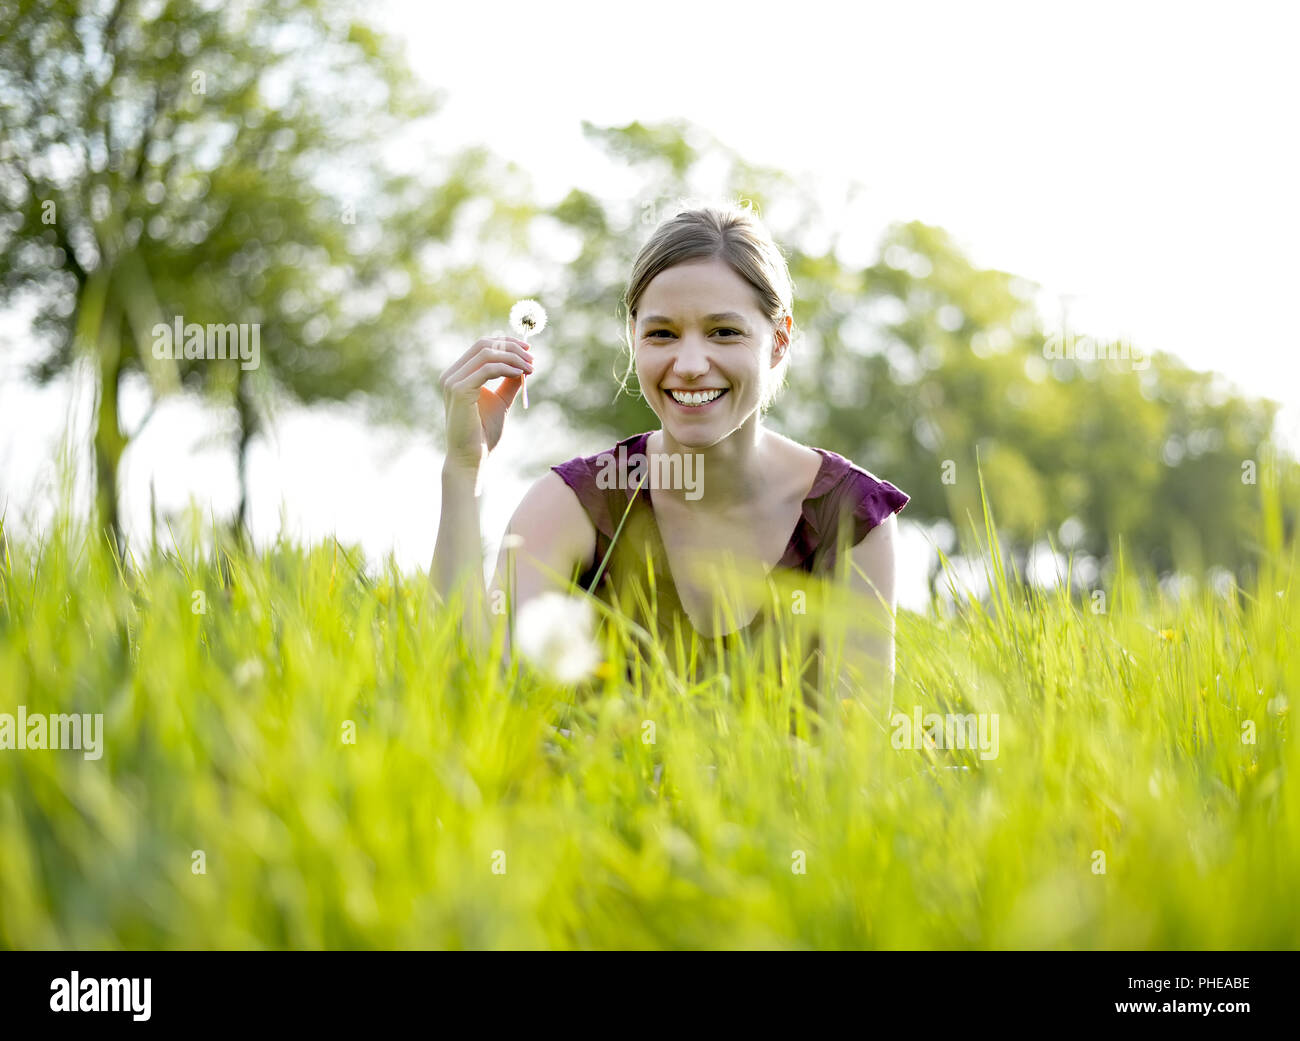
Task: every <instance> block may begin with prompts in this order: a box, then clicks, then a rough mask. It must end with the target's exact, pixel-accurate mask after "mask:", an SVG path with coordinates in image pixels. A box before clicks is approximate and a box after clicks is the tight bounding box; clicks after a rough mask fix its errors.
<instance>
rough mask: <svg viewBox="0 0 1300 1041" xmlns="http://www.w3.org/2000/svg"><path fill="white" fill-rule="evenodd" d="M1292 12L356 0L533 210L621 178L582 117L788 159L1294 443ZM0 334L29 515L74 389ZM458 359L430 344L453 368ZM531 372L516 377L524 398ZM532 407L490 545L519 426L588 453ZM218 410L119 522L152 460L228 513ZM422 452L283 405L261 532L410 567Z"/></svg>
mask: <svg viewBox="0 0 1300 1041" xmlns="http://www.w3.org/2000/svg"><path fill="white" fill-rule="evenodd" d="M1298 10H1300V8H1297V7H1296V6H1295V5H1288V4H1281V3H1279V4H1259V3H1256V4H1251V3H1233V4H1230V5H1229V4H1226V3H1225V4H1221V5H1217V6H1213V7H1211V6H1208V5H1199V4H1186V3H1183V4H1155V3H1149V4H1133V3H1131V2H1130V3H1122V4H1121V3H1096V2H1090V3H1087V4H1075V5H1069V6H1066V5H1061V4H1044V3H1023V4H1018V3H1017V4H1013V3H980V4H959V3H942V4H934V3H908V4H897V3H891V4H879V3H871V4H843V3H828V2H822V0H809V2H805V3H801V4H798V5H777V4H774V3H768V2H758V3H754V2H749V3H743V4H725V3H718V4H702V3H698V2H696V3H689V4H688V3H681V2H679V0H669V2H665V3H656V4H654V5H647V6H639V7H633V6H630V5H629V6H624V5H617V4H599V5H597V4H573V3H551V4H545V5H537V4H535V3H528V4H525V3H522V2H516V0H497V2H494V3H492V4H485V5H475V4H460V3H458V4H448V3H441V2H434V3H429V2H425V0H388V2H387V3H378V2H377V3H376V4H375V7H374V11H375V15H376V17H377V18H378V19H379V20H380V21H381V22H382V23H384V24H386V25H388V26H389V27H390V28H392V29H393V30H394V31H396V32H398V33H399V34H400V35H401V37H402V38H403V39H404V40H405V41H406V45H407V48H408V53H409V56H410V59H411V62H412V64H413V66H414V67H415V68H416V69H417V70H418V71H419V72H420V73H421V74H422V75H423V76H424V77H425V78H426V79H427V80H428V81H429V82H430V84H432V85H434V86H437V87H440V88H444V89H445V90H446V91H447V92H448V95H449V97H448V105H447V107H446V108H445V109H444V112H443V115H442V117H441V119H440V120H439V124H438V125H439V127H440V128H441V129H440V132H439V147H440V149H442V150H444V151H445V150H450V149H451V148H453V147H456V146H458V145H461V144H468V143H471V142H479V143H485V144H487V145H489V146H490V147H491V148H492V149H493V150H494V151H496V152H497V153H499V154H500V155H502V156H504V157H507V158H510V159H514V160H516V161H517V162H519V163H520V164H521V165H523V166H525V167H526V168H527V169H528V170H529V172H530V173H531V175H532V177H533V180H534V183H535V185H536V189H537V192H538V194H539V196H540V197H541V198H542V199H544V200H546V201H550V200H553V199H556V198H558V197H560V196H561V195H562V194H564V193H565V192H567V191H568V189H569V188H570V187H573V186H575V185H578V186H581V187H584V188H586V189H588V190H592V191H595V192H596V193H598V194H601V195H608V196H611V197H613V196H616V195H617V193H619V192H620V191H625V190H626V184H625V182H624V181H623V180H621V179H620V178H619V177H618V171H617V170H612V169H610V168H609V167H608V165H607V164H604V163H602V162H601V161H599V159H598V157H597V155H596V153H595V152H594V151H593V150H592V148H591V147H590V146H588V145H587V144H586V143H585V142H584V141H583V139H582V136H581V130H580V121H581V120H583V119H586V120H589V121H592V122H595V123H597V124H601V125H605V124H622V123H626V122H629V121H631V120H634V119H636V120H641V121H643V122H651V121H655V120H659V119H667V118H676V117H685V118H688V119H690V120H691V121H693V122H695V123H697V124H699V125H700V126H702V127H704V128H706V129H708V130H709V131H711V132H712V133H714V134H715V135H717V136H718V137H719V138H721V139H722V140H723V141H724V142H725V143H726V144H728V145H730V146H731V147H734V148H736V149H737V150H739V151H740V152H742V153H743V154H745V155H747V156H748V157H750V158H751V159H752V160H753V161H755V162H759V163H770V164H776V165H781V166H784V167H785V168H787V169H789V170H791V171H793V172H801V173H803V174H804V179H805V182H806V183H808V184H814V185H817V186H819V187H818V190H819V191H824V192H825V193H826V198H827V200H828V204H833V203H834V201H835V200H836V199H842V198H843V186H844V184H845V183H846V182H847V181H848V180H849V179H853V180H856V181H858V182H861V183H863V184H865V185H866V188H867V191H866V193H865V195H864V197H863V198H861V199H860V200H859V203H858V205H856V206H855V207H854V208H853V209H852V210H851V211H845V212H839V211H837V212H836V218H837V220H838V221H840V222H841V226H842V227H843V228H844V229H845V230H844V232H843V235H844V239H843V241H844V243H845V259H846V260H851V261H860V262H867V261H869V260H871V259H872V258H873V256H874V247H875V244H876V242H877V241H878V239H879V236H880V233H881V232H882V231H883V230H884V227H885V225H886V224H887V223H888V222H889V221H892V220H910V219H919V220H923V221H926V222H928V223H932V224H938V225H941V226H943V227H945V228H946V229H948V230H949V231H950V232H951V233H952V234H953V235H954V237H955V238H956V240H957V242H958V243H959V244H960V245H961V246H962V247H963V248H964V249H965V250H966V251H967V252H968V253H969V255H970V256H971V257H972V259H973V260H974V261H975V262H976V263H977V264H980V265H982V266H987V267H997V268H1001V269H1004V270H1007V271H1011V272H1014V273H1015V274H1018V275H1023V276H1025V277H1027V278H1030V279H1033V280H1034V281H1036V282H1039V283H1041V284H1042V285H1043V286H1044V288H1045V291H1046V292H1045V297H1044V304H1043V307H1044V313H1045V316H1046V317H1047V318H1049V319H1055V318H1057V317H1059V306H1060V304H1059V302H1060V300H1061V299H1062V298H1065V299H1067V300H1068V306H1069V312H1070V325H1071V327H1072V328H1074V329H1077V330H1081V331H1086V332H1088V333H1090V334H1093V335H1099V336H1104V337H1107V338H1120V337H1122V338H1125V339H1129V340H1131V341H1132V342H1133V343H1134V344H1136V345H1139V346H1140V347H1141V348H1142V349H1143V350H1145V351H1146V352H1148V353H1150V352H1153V351H1156V350H1167V351H1170V352H1172V353H1175V354H1178V355H1180V356H1181V357H1182V358H1183V359H1184V360H1185V361H1186V362H1187V363H1188V364H1189V365H1192V366H1193V367H1196V368H1204V369H1216V370H1218V371H1220V372H1223V373H1224V374H1226V375H1227V376H1228V377H1229V379H1231V380H1232V381H1233V382H1234V383H1236V384H1237V385H1238V387H1239V388H1241V389H1242V390H1244V391H1245V392H1247V393H1251V394H1260V395H1270V396H1273V397H1275V398H1277V399H1279V400H1282V401H1283V402H1284V403H1285V405H1286V406H1287V411H1286V413H1284V422H1283V426H1282V430H1281V433H1282V436H1283V437H1284V439H1286V440H1287V441H1288V443H1289V444H1291V445H1292V446H1293V447H1296V446H1300V378H1297V374H1298V373H1300V363H1297V360H1296V359H1297V348H1298V347H1300V334H1298V333H1297V327H1296V326H1295V325H1292V324H1291V322H1290V320H1289V318H1288V315H1293V313H1294V306H1295V300H1296V287H1297V285H1300V259H1298V254H1297V246H1298V245H1300V200H1298V198H1297V192H1296V185H1297V184H1300V162H1298V161H1297V160H1298V156H1300V148H1298V147H1297V143H1296V139H1297V135H1296V129H1295V128H1296V102H1297V99H1300V63H1298V62H1296V60H1295V56H1294V46H1295V41H1296V39H1297V38H1300V37H1298V34H1297V30H1298V29H1300V13H1297V12H1298ZM817 113H820V115H818V114H817ZM796 318H797V316H796ZM503 320H504V316H503ZM486 331H487V330H485V332H486ZM0 335H2V336H3V337H4V339H3V341H0V342H2V343H3V347H0V350H2V351H3V357H0V508H3V507H4V504H7V507H8V511H9V519H10V522H13V521H14V520H15V518H16V517H21V516H23V515H28V514H30V515H31V516H32V517H33V518H35V519H39V517H41V516H42V515H44V509H45V504H46V502H47V496H46V495H45V494H44V492H43V491H42V485H44V486H45V487H46V489H48V483H49V476H50V475H49V465H48V460H49V457H50V455H51V452H52V447H53V444H54V443H55V441H56V440H57V438H58V435H59V433H60V430H61V428H62V423H63V418H64V414H65V412H66V409H67V402H68V399H69V393H70V391H69V388H68V387H67V386H66V385H64V386H56V387H53V388H50V389H48V390H44V391H39V392H37V391H34V390H32V389H31V388H29V387H26V386H24V385H22V384H21V383H20V382H19V381H18V380H17V378H16V369H17V366H18V363H19V361H20V360H21V358H23V357H25V356H26V355H27V350H26V348H25V345H24V344H23V343H22V342H21V340H22V335H23V325H22V320H21V316H16V315H13V314H11V315H8V316H4V317H3V319H0ZM464 346H466V345H439V346H438V348H437V349H438V350H439V351H440V353H441V354H445V355H447V360H450V358H451V357H453V356H454V355H456V354H459V353H460V351H461V350H463V348H464ZM453 348H454V349H453ZM543 379H544V377H541V376H540V374H539V378H538V379H537V380H535V381H530V388H531V394H530V398H531V399H532V401H533V403H534V405H535V406H536V404H537V399H538V398H542V399H543V400H544V399H545V389H544V382H543ZM611 391H612V388H611ZM130 407H139V406H138V405H136V406H131V405H130V404H129V405H128V408H130ZM547 411H548V410H546V409H544V408H543V409H537V408H536V407H535V408H534V409H533V410H530V412H529V413H528V419H529V423H528V424H522V423H518V422H514V421H513V420H512V425H511V426H509V427H508V429H507V434H506V437H505V439H504V440H503V442H502V444H501V445H500V446H499V448H498V450H497V452H496V453H494V458H493V460H492V461H491V463H490V470H489V475H488V486H487V490H486V492H485V496H484V500H483V515H484V533H485V536H486V537H487V538H488V539H489V540H491V541H492V542H493V543H495V542H496V540H497V539H498V538H499V536H500V533H501V530H502V529H503V527H504V525H505V522H506V519H507V518H508V516H509V513H510V511H511V510H512V509H513V506H514V504H515V503H516V502H517V501H518V499H519V498H520V497H521V496H522V494H523V492H524V489H525V488H526V487H527V484H528V483H529V482H530V481H531V480H532V479H533V478H534V477H535V476H537V474H538V473H540V470H539V469H538V468H537V466H536V463H535V462H533V463H531V468H530V470H529V472H528V474H526V475H524V476H520V475H519V474H518V473H516V472H514V471H515V470H516V469H517V467H518V465H519V464H520V462H521V461H522V460H523V459H524V458H525V457H527V458H528V459H530V460H535V458H536V446H537V444H538V443H539V439H541V443H543V444H546V443H552V442H553V443H554V444H555V448H556V451H555V454H554V459H553V460H551V461H554V462H559V461H561V460H563V459H564V458H567V457H569V456H571V455H573V454H576V453H577V451H578V450H579V449H581V450H582V451H595V450H598V448H599V447H602V446H600V445H593V444H590V443H589V442H583V443H582V444H581V445H575V443H574V442H573V441H572V439H571V438H566V436H565V435H564V433H563V431H562V430H561V429H559V427H558V425H556V426H554V427H549V426H547V421H546V416H547ZM135 414H136V413H132V415H133V416H134V415H135ZM221 422H222V420H221V417H220V416H214V415H212V414H208V413H203V412H201V411H200V410H199V409H197V408H196V407H194V406H192V405H190V404H188V403H184V402H177V403H173V404H169V405H167V406H165V407H164V408H163V409H161V410H160V411H159V413H158V415H157V416H156V418H155V419H154V420H153V422H152V423H151V424H150V426H149V427H148V428H147V430H146V432H145V434H144V435H143V437H142V438H141V441H140V443H139V444H138V445H136V446H135V447H134V448H133V449H132V450H131V451H130V452H129V454H128V457H127V465H126V467H125V470H126V472H125V481H124V487H125V489H126V495H127V498H128V503H127V513H128V516H129V518H130V522H131V523H132V525H135V526H138V528H139V530H147V517H148V512H147V511H148V486H149V478H150V475H151V473H152V474H153V475H154V477H155V480H156V482H157V486H158V496H159V504H160V506H161V507H163V508H172V509H174V508H178V507H180V506H182V505H183V504H184V503H185V501H186V500H187V499H188V497H189V496H191V495H193V496H195V497H196V498H197V499H198V500H199V501H200V502H202V503H205V504H208V503H210V504H211V507H212V509H214V510H216V511H217V512H219V513H220V512H226V511H230V510H232V509H233V507H234V503H235V501H236V491H235V480H234V462H233V458H232V457H231V453H230V452H229V450H228V449H227V448H226V447H225V446H224V444H223V443H222V442H221V441H220V440H219V439H218V438H216V437H215V436H213V435H214V431H219V430H220V424H221ZM526 427H527V432H526V433H525V428H526ZM83 429H84V423H83ZM629 433H631V431H629ZM827 447H832V446H827ZM530 448H531V451H530ZM855 461H856V462H859V463H860V464H861V465H863V466H865V467H866V468H868V469H874V467H873V466H872V461H871V460H869V459H857V460H855ZM439 464H440V459H439V456H438V454H437V452H436V451H435V450H434V448H433V445H432V440H431V439H430V438H429V437H428V436H427V435H425V434H409V433H408V434H400V435H396V436H395V437H391V436H390V437H383V436H381V435H378V434H376V433H374V432H373V431H369V430H367V429H366V428H365V427H364V426H363V425H362V424H360V423H359V422H358V421H356V420H355V419H352V418H351V417H349V416H347V415H345V414H342V413H340V412H337V411H335V412H330V413H319V414H317V415H315V416H310V415H288V416H285V417H283V418H282V419H281V420H280V422H279V425H278V428H277V434H276V437H275V439H274V443H273V444H260V445H258V446H257V448H256V449H255V450H254V452H253V457H252V476H253V486H254V487H253V502H254V513H253V523H254V533H255V536H256V537H257V539H258V541H259V542H261V541H265V540H269V539H271V538H273V537H274V535H275V533H276V532H277V531H278V530H279V528H280V524H281V516H282V507H283V516H284V518H285V520H286V522H287V525H288V529H289V531H291V532H293V533H295V534H298V535H300V536H307V537H320V536H323V535H325V534H328V533H330V532H337V533H338V535H339V537H340V538H349V539H358V540H361V541H362V542H363V543H364V544H365V546H366V547H367V552H368V553H369V554H370V555H371V556H372V557H379V556H382V555H383V554H384V553H386V552H387V551H388V550H389V549H390V548H391V549H394V550H395V551H396V553H397V555H398V559H399V560H400V561H401V562H402V563H403V564H405V565H408V566H427V564H428V561H429V558H430V556H431V554H432V550H433V542H434V537H435V534H436V527H437V514H438V494H439V484H438V468H439ZM880 476H882V477H885V478H888V477H889V476H890V475H889V474H887V473H880ZM904 490H907V489H904ZM906 516H907V513H906V510H905V511H904V512H903V514H902V515H901V517H904V518H905V517H906ZM903 527H904V528H907V527H908V526H907V525H904V526H903ZM918 545H919V546H924V542H923V541H918V540H917V537H916V535H915V533H912V534H911V535H910V536H909V541H907V543H906V545H905V548H904V558H905V559H904V561H903V565H904V568H903V574H902V575H901V576H900V602H902V603H904V604H907V605H909V606H919V604H920V603H921V602H922V601H921V597H922V596H923V590H922V587H921V586H920V585H918V581H919V576H923V575H924V568H925V562H924V557H923V555H922V553H921V552H920V551H919V550H918V548H917V547H918Z"/></svg>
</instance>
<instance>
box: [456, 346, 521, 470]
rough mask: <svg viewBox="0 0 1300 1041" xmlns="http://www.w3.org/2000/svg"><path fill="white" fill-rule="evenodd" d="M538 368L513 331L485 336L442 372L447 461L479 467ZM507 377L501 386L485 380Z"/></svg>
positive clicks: (473, 468) (466, 467)
mask: <svg viewBox="0 0 1300 1041" xmlns="http://www.w3.org/2000/svg"><path fill="white" fill-rule="evenodd" d="M532 371H533V356H532V353H531V352H530V351H529V349H528V344H526V343H525V342H524V341H523V340H516V339H515V338H514V337H512V336H498V337H484V338H483V339H481V340H479V341H478V342H477V343H475V344H474V346H473V347H471V348H470V349H469V350H467V351H466V352H465V353H464V354H462V355H461V356H460V357H459V358H458V359H456V361H455V362H454V363H453V364H452V365H451V366H450V367H449V368H448V369H447V370H446V371H445V372H444V373H443V374H442V379H441V380H440V382H441V384H442V397H443V405H444V407H445V408H446V410H447V463H448V464H450V465H453V466H456V467H458V468H463V469H465V470H470V471H474V470H477V469H478V467H479V464H480V462H481V461H482V459H483V456H484V455H485V454H486V453H487V452H490V451H492V449H494V448H495V447H496V445H497V442H498V441H500V440H501V432H502V430H503V429H504V427H505V422H506V412H507V411H508V410H509V409H510V404H511V402H513V401H514V400H515V395H516V394H518V393H519V388H520V387H521V386H523V377H524V376H525V375H526V374H528V373H530V372H532ZM502 376H504V377H505V379H503V380H502V381H501V383H500V385H499V386H498V387H497V388H496V389H495V390H489V389H488V388H487V386H486V385H485V384H486V383H487V382H488V381H489V380H493V379H498V378H499V377H502Z"/></svg>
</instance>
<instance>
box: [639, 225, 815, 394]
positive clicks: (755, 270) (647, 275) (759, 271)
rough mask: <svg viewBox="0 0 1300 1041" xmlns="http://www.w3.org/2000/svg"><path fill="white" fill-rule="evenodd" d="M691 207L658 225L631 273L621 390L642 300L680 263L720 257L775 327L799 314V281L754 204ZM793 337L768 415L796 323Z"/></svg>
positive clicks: (770, 389)
mask: <svg viewBox="0 0 1300 1041" xmlns="http://www.w3.org/2000/svg"><path fill="white" fill-rule="evenodd" d="M687 205H688V208H685V209H681V210H679V211H678V212H677V213H675V214H674V215H673V216H671V217H667V218H665V219H664V220H662V221H660V222H659V225H658V226H657V227H656V228H655V230H654V231H653V232H652V233H651V235H650V238H649V239H648V240H646V243H645V245H643V246H642V247H641V251H640V253H638V254H637V257H636V260H635V262H634V263H633V264H632V274H631V276H630V277H629V278H628V282H627V288H626V289H625V290H624V292H623V308H624V311H625V313H626V326H625V333H626V336H627V348H628V360H627V371H626V372H624V373H623V380H622V382H621V383H620V385H619V390H620V392H621V391H622V390H623V389H625V388H626V385H627V380H628V377H629V376H630V375H631V374H632V373H633V371H634V370H635V367H636V345H635V343H634V341H633V336H632V330H633V327H634V326H635V324H636V312H637V306H638V304H639V303H640V301H641V296H642V294H643V293H645V290H646V287H647V286H649V285H650V283H651V282H652V281H653V280H654V278H655V276H656V275H658V274H659V273H660V272H662V271H666V270H667V269H668V268H670V267H673V266H674V265H676V264H681V263H683V262H685V261H688V260H697V259H701V258H704V259H708V258H713V257H718V258H720V259H722V260H724V261H725V262H726V263H727V265H728V266H729V267H730V268H731V270H732V271H734V272H735V273H736V274H737V275H739V276H740V277H741V278H743V279H744V280H745V281H746V282H748V283H749V284H750V285H751V286H753V287H754V291H755V292H756V293H757V295H758V305H759V310H760V311H761V312H762V313H763V316H764V317H765V318H766V319H767V320H768V321H769V322H771V323H772V325H773V328H774V330H775V329H778V328H779V327H780V326H782V325H783V324H784V322H783V319H784V318H785V316H786V315H791V316H793V314H794V310H793V302H794V301H793V298H794V283H793V282H792V281H791V279H790V266H789V264H788V262H787V261H786V258H785V254H784V253H782V252H781V248H780V247H779V246H778V245H777V244H776V242H775V240H773V238H772V235H771V233H770V232H769V231H768V230H767V226H766V225H765V224H764V223H763V222H762V220H761V219H760V218H759V216H758V215H757V214H756V213H755V212H754V210H753V208H752V205H751V204H750V203H749V201H748V200H744V201H742V202H739V203H736V202H714V203H708V204H705V205H702V206H694V207H691V206H689V204H687ZM790 339H791V342H790V343H787V344H786V348H785V351H784V353H783V354H782V356H781V360H780V361H779V362H778V363H777V364H776V366H775V367H774V368H773V369H772V371H771V374H770V376H769V378H768V380H767V383H766V389H765V391H764V394H763V399H762V401H760V402H759V410H760V412H766V411H767V410H768V408H770V407H771V405H772V402H774V401H775V400H776V398H777V396H778V394H779V393H780V392H781V390H782V389H783V388H784V387H785V383H786V376H787V373H788V371H789V367H790V348H791V346H792V344H793V339H794V326H793V325H792V326H791V332H790Z"/></svg>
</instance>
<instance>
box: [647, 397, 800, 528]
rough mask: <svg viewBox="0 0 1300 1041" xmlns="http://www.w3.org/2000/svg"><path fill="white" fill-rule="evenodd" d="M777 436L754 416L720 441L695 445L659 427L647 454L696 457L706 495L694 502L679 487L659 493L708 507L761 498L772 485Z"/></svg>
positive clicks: (720, 508)
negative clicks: (701, 446)
mask: <svg viewBox="0 0 1300 1041" xmlns="http://www.w3.org/2000/svg"><path fill="white" fill-rule="evenodd" d="M777 436H778V435H776V434H773V433H771V432H770V431H768V430H766V429H764V428H763V426H762V424H760V423H759V422H758V420H757V419H752V420H750V421H749V422H747V423H745V424H744V425H743V426H741V427H740V428H739V429H737V430H734V431H732V432H731V433H730V434H729V435H727V436H726V437H724V438H723V439H722V440H721V441H719V442H718V443H717V444H715V445H710V446H709V447H707V448H695V447H684V446H682V445H681V444H679V443H678V442H677V441H676V440H675V439H674V438H673V436H672V435H671V434H670V433H669V432H668V431H667V430H664V429H660V430H656V431H654V432H652V433H651V434H650V436H649V437H648V438H647V439H646V454H647V455H648V456H654V455H656V454H668V455H673V454H679V455H681V456H682V457H683V460H684V458H685V457H686V456H688V455H692V454H694V455H695V456H697V458H696V459H695V470H694V471H693V472H694V473H696V474H699V475H700V478H699V480H701V482H702V487H703V495H702V496H700V497H699V498H698V499H696V500H695V501H691V500H689V499H687V497H686V496H685V495H684V493H683V490H682V489H680V488H669V489H657V490H656V494H657V495H659V496H663V495H664V494H667V495H669V496H671V497H672V498H673V499H674V500H681V501H682V502H683V503H686V504H688V505H691V506H694V507H697V508H698V507H701V506H702V507H704V508H705V509H708V510H726V509H729V508H731V507H736V506H744V505H747V504H749V503H752V502H754V501H755V500H756V499H758V498H760V497H761V495H762V492H763V490H764V488H767V487H770V486H771V483H772V478H773V474H772V465H771V460H772V453H773V449H774V447H775V445H774V443H773V439H774V438H776V437H777Z"/></svg>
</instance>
